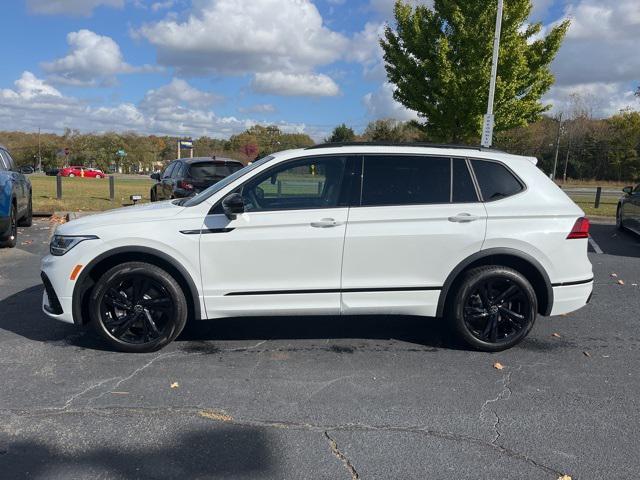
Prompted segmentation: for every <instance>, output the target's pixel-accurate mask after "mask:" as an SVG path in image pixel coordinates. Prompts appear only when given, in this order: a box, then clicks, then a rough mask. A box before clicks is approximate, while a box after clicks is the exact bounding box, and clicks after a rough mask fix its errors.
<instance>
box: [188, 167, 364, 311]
mask: <svg viewBox="0 0 640 480" xmlns="http://www.w3.org/2000/svg"><path fill="white" fill-rule="evenodd" d="M352 163H353V161H352V160H351V159H350V158H349V157H348V156H320V157H313V158H310V157H308V158H304V159H300V160H292V161H287V162H284V163H280V164H277V165H275V166H274V167H272V168H271V169H268V170H267V171H265V172H262V173H260V174H257V175H256V176H255V177H253V178H252V179H250V180H248V181H247V182H246V183H245V184H244V185H243V186H242V187H240V188H239V189H238V190H237V191H238V192H240V193H241V194H242V197H243V199H244V202H245V210H246V211H245V213H243V214H240V215H237V217H236V218H235V219H232V220H230V219H229V218H227V216H226V215H224V213H223V212H222V209H221V207H220V206H216V207H214V208H213V209H212V212H210V214H209V215H208V216H207V217H206V219H205V222H204V226H203V230H202V233H201V240H200V261H201V272H202V288H203V294H204V301H205V305H206V309H207V316H208V317H209V318H216V317H224V316H240V315H245V314H246V315H255V314H264V315H270V314H275V315H283V314H284V315H286V314H301V313H302V314H337V313H339V311H340V269H341V265H342V250H343V246H344V235H345V229H346V223H347V217H348V212H349V209H348V201H347V198H348V194H349V186H350V183H351V182H350V180H351V178H352V176H351V175H350V174H347V173H346V172H350V169H351V166H352Z"/></svg>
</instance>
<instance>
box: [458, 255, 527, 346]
mask: <svg viewBox="0 0 640 480" xmlns="http://www.w3.org/2000/svg"><path fill="white" fill-rule="evenodd" d="M537 311H538V305H537V299H536V294H535V291H534V290H533V287H532V286H531V284H530V283H529V281H528V280H527V279H526V278H525V277H524V276H523V275H522V274H521V273H520V272H517V271H516V270H513V269H511V268H507V267H502V266H488V267H478V268H475V269H473V270H470V271H469V272H468V273H467V274H465V276H464V278H463V280H462V282H461V284H460V287H459V288H458V290H457V292H456V294H455V297H454V300H453V304H452V306H451V312H452V316H453V319H452V320H453V322H454V326H455V329H456V330H457V332H458V334H459V335H460V337H461V338H462V339H463V340H464V341H465V342H466V343H467V344H468V345H470V346H472V347H474V348H476V349H478V350H483V351H487V352H497V351H501V350H506V349H507V348H510V347H512V346H514V345H516V344H517V343H519V342H520V341H522V340H523V339H524V338H525V337H526V336H527V335H528V334H529V332H530V331H531V329H532V328H533V325H534V323H535V320H536V312H537Z"/></svg>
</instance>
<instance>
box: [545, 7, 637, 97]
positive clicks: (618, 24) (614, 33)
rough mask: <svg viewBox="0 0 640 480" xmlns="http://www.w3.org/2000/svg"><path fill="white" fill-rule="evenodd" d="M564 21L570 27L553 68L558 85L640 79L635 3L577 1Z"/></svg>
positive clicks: (568, 10) (568, 9) (567, 12)
mask: <svg viewBox="0 0 640 480" xmlns="http://www.w3.org/2000/svg"><path fill="white" fill-rule="evenodd" d="M564 18H570V19H571V27H570V28H569V32H568V34H567V38H566V40H565V41H564V43H563V45H562V47H561V49H560V51H559V53H558V56H557V58H556V60H555V61H554V63H553V65H552V69H553V72H554V73H555V74H556V79H557V82H558V84H559V85H562V86H568V85H580V84H585V83H620V82H630V81H634V80H635V81H637V80H639V79H640V73H639V72H640V54H638V45H639V44H640V3H639V2H638V0H580V1H577V2H576V3H574V4H572V5H569V6H568V7H567V9H566V10H565V15H564Z"/></svg>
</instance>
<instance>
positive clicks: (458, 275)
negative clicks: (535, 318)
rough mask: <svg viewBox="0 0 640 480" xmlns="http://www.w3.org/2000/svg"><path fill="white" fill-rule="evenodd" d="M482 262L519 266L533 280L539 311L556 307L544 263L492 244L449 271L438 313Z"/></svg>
mask: <svg viewBox="0 0 640 480" xmlns="http://www.w3.org/2000/svg"><path fill="white" fill-rule="evenodd" d="M483 265H501V266H504V267H510V268H513V269H514V270H517V271H518V272H520V273H521V274H522V275H524V276H525V277H526V278H527V280H529V282H530V283H531V286H532V287H533V289H534V291H535V292H536V297H537V299H538V313H539V314H541V315H544V316H548V315H549V314H550V313H551V309H552V307H553V287H552V284H551V280H550V279H549V275H548V274H547V272H546V270H545V269H544V267H543V266H542V265H541V264H540V262H538V261H537V260H536V259H535V258H533V257H532V256H531V255H529V254H527V253H524V252H521V251H520V250H516V249H513V248H490V249H487V250H481V251H480V252H476V253H474V254H473V255H471V256H469V257H467V258H466V259H464V260H463V261H462V262H460V263H459V264H458V265H457V266H456V267H455V268H454V269H453V271H452V272H451V273H450V274H449V276H448V277H447V279H446V281H445V282H444V285H443V286H442V290H441V292H440V298H439V299H438V308H437V313H436V315H437V316H438V317H442V316H443V315H444V313H445V309H446V307H447V301H448V300H449V298H450V297H452V296H453V295H455V291H456V287H457V284H458V282H460V280H461V279H462V275H463V274H464V273H465V272H467V271H468V270H470V269H472V268H475V267H480V266H483Z"/></svg>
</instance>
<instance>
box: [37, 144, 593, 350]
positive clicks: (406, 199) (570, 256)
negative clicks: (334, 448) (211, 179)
mask: <svg viewBox="0 0 640 480" xmlns="http://www.w3.org/2000/svg"><path fill="white" fill-rule="evenodd" d="M535 163H536V160H535V158H526V157H520V156H514V155H509V154H505V153H501V152H497V151H492V150H484V149H474V148H457V147H427V146H371V145H331V144H330V145H321V146H318V147H312V148H308V149H306V150H291V151H286V152H281V153H277V154H274V155H272V156H269V157H266V158H263V159H261V160H259V161H257V162H255V163H253V164H251V165H250V166H248V167H246V168H244V169H242V170H240V171H238V172H236V173H234V174H233V175H231V176H229V177H227V178H226V179H224V180H223V181H221V182H219V183H217V184H216V185H214V186H212V187H211V188H209V189H207V190H205V191H204V192H202V193H201V194H199V195H197V196H195V197H192V198H189V199H181V200H174V201H167V202H161V203H155V204H148V205H141V206H135V207H128V208H125V209H119V210H114V211H110V212H107V213H103V214H100V215H93V216H89V217H85V218H82V219H79V220H75V221H72V222H70V223H67V224H65V225H62V226H60V227H58V229H57V231H56V233H55V235H54V237H53V239H52V241H51V255H49V256H47V257H46V258H44V259H43V261H42V279H43V282H44V285H45V287H46V288H45V294H44V299H43V308H44V311H45V312H46V313H47V314H48V315H49V316H51V317H53V318H56V319H59V320H62V321H65V322H69V323H75V324H77V325H82V324H85V323H91V324H93V326H94V327H95V328H96V329H97V331H98V332H99V333H100V334H101V335H102V336H103V337H104V338H106V339H107V341H108V342H109V343H110V344H111V345H112V346H114V347H115V348H117V349H120V350H124V351H129V352H147V351H152V350H157V349H159V348H161V347H163V346H164V345H166V344H168V343H169V342H171V341H172V340H173V339H174V338H176V336H178V334H180V332H181V331H182V329H183V327H184V326H185V324H186V322H187V321H191V320H200V319H215V318H221V317H239V316H249V315H251V316H256V315H267V316H268V315H298V316H303V315H369V314H389V315H396V314H401V315H420V316H429V317H443V318H445V319H446V321H447V322H450V324H451V325H452V326H453V327H455V329H456V330H457V332H458V333H459V335H460V336H461V338H462V339H463V340H465V341H466V342H467V343H468V344H469V345H470V346H472V347H475V348H478V349H482V350H489V351H497V350H502V349H505V348H508V347H511V346H513V345H515V344H516V343H518V342H519V341H521V340H522V339H523V338H524V337H525V336H526V335H527V334H528V332H529V331H530V330H531V328H532V327H533V324H534V321H535V319H536V316H537V314H540V315H557V314H563V313H567V312H571V311H573V310H577V309H579V308H581V307H582V306H584V305H585V304H586V303H587V302H588V301H589V298H590V296H591V291H592V287H593V274H592V268H591V264H590V262H589V260H588V258H587V242H588V230H589V222H588V220H587V219H586V218H584V217H583V215H584V213H583V212H582V210H580V208H578V207H577V206H576V205H575V204H574V203H573V202H572V201H571V200H570V199H569V198H568V197H567V196H566V195H565V194H564V193H563V192H562V191H561V190H560V188H558V187H557V186H556V185H555V184H554V183H553V182H551V181H550V180H549V179H548V178H547V177H545V175H544V174H543V173H542V172H541V171H540V170H539V169H538V168H537V167H536V165H535ZM300 321H305V320H302V319H301V320H300Z"/></svg>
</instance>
